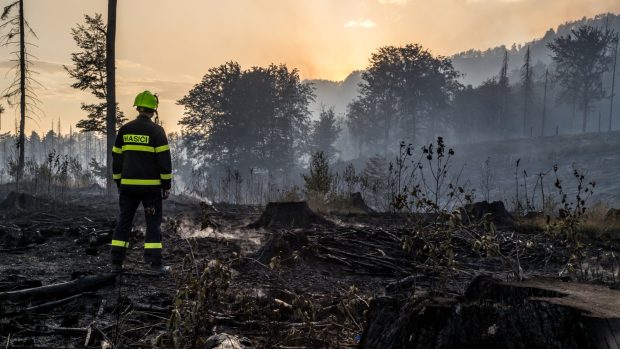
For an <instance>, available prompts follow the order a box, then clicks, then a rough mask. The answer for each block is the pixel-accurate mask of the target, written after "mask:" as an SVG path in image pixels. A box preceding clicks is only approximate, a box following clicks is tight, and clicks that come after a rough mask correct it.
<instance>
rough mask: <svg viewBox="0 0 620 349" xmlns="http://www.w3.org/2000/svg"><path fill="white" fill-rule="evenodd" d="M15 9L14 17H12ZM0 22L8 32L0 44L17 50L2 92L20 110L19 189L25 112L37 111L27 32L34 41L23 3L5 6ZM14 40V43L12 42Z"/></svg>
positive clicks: (19, 1) (21, 175)
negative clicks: (11, 73)
mask: <svg viewBox="0 0 620 349" xmlns="http://www.w3.org/2000/svg"><path fill="white" fill-rule="evenodd" d="M14 9H17V14H16V15H14V16H11V14H12V13H13V12H14ZM0 20H2V21H3V23H2V24H1V25H0V29H3V30H6V31H7V33H6V34H5V35H3V36H2V38H1V40H0V42H1V44H2V45H3V46H12V45H16V46H17V47H18V50H17V51H15V52H14V53H15V55H16V56H17V65H16V67H15V72H16V74H15V78H14V79H13V81H12V83H11V84H10V85H9V87H7V89H6V90H5V91H4V92H3V95H4V97H5V98H7V99H8V100H9V104H19V109H20V119H19V120H20V121H19V136H18V141H17V146H18V147H19V158H18V164H17V175H16V182H17V186H18V188H19V181H20V180H21V179H22V177H23V174H24V163H25V160H24V146H25V144H26V137H25V135H24V129H25V125H26V113H27V112H32V109H33V108H36V103H37V102H38V99H37V97H36V94H35V93H34V90H33V88H32V85H33V84H35V83H37V82H36V81H35V80H34V79H33V78H32V75H33V74H34V72H33V71H32V69H30V65H31V60H30V58H29V57H30V55H29V54H28V51H27V49H26V45H28V43H27V42H26V30H28V32H29V33H30V34H31V35H33V36H34V37H35V38H36V34H35V32H34V31H33V30H32V28H31V27H30V25H29V24H28V22H27V21H26V19H25V17H24V0H18V1H15V2H13V3H11V4H9V5H7V6H5V7H4V9H3V11H2V15H1V16H0ZM16 37H17V40H16V39H15V38H16Z"/></svg>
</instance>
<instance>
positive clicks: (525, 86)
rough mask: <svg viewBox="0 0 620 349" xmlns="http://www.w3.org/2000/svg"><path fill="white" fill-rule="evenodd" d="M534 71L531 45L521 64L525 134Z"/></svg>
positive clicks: (525, 131)
mask: <svg viewBox="0 0 620 349" xmlns="http://www.w3.org/2000/svg"><path fill="white" fill-rule="evenodd" d="M533 75H534V72H533V70H532V56H531V54H530V47H529V46H528V47H527V51H525V57H524V58H523V66H521V89H522V90H523V136H527V113H528V112H529V109H528V107H529V105H530V101H531V98H532V91H533V89H534V82H533V81H532V78H533Z"/></svg>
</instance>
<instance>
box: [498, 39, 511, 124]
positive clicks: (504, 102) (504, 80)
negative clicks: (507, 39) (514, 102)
mask: <svg viewBox="0 0 620 349" xmlns="http://www.w3.org/2000/svg"><path fill="white" fill-rule="evenodd" d="M497 88H498V91H499V94H500V109H499V113H498V115H497V121H496V122H497V126H498V130H501V133H502V135H504V136H506V135H507V134H506V132H507V129H506V126H507V124H508V118H507V114H508V112H507V110H508V103H509V97H510V81H509V79H508V51H507V50H504V58H503V59H502V67H501V69H500V72H499V78H498V80H497Z"/></svg>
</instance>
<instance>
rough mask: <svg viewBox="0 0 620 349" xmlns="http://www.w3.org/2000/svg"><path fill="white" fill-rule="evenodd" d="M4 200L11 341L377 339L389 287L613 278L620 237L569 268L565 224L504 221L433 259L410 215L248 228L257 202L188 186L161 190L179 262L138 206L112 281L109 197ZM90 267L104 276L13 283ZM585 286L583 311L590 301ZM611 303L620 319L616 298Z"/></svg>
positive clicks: (302, 344)
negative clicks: (153, 261) (155, 240)
mask: <svg viewBox="0 0 620 349" xmlns="http://www.w3.org/2000/svg"><path fill="white" fill-rule="evenodd" d="M7 200H8V201H7ZM7 200H5V201H4V205H3V206H2V207H1V208H0V252H1V253H0V292H1V293H0V318H1V320H0V345H2V346H4V347H7V348H65V347H90V348H100V347H101V348H114V347H115V348H152V347H174V346H175V344H176V346H177V347H191V346H192V344H193V343H192V342H193V340H196V343H198V344H199V347H201V346H200V345H201V343H204V339H206V338H207V337H209V336H210V335H212V334H214V333H222V332H226V333H230V334H233V335H237V336H238V337H240V338H241V337H245V339H244V340H242V341H241V342H242V343H245V344H246V348H247V347H252V346H253V347H256V348H347V347H357V346H359V342H360V340H361V341H362V342H363V343H371V342H372V340H369V339H368V336H369V335H371V334H372V333H370V334H369V333H368V331H365V330H366V329H367V328H368V326H367V324H366V323H365V322H366V319H367V312H368V311H369V309H370V308H371V307H372V303H373V301H372V299H377V298H381V297H386V296H390V295H393V294H398V293H401V294H402V293H403V292H405V294H408V295H409V296H411V293H416V294H418V295H425V296H426V295H428V296H429V297H430V296H433V297H444V298H453V299H456V298H458V297H462V296H463V295H464V294H465V293H466V291H467V287H468V285H469V284H470V282H471V281H472V280H473V279H474V278H475V277H476V276H478V275H481V274H483V275H491V276H494V277H496V278H498V279H500V280H504V281H514V280H515V279H516V278H517V276H518V275H519V274H521V276H523V277H526V278H529V279H530V280H540V279H538V278H540V277H550V278H555V279H556V280H557V277H558V275H559V274H560V273H562V275H563V281H569V280H570V281H574V280H575V279H578V278H582V279H588V280H589V281H590V282H594V283H599V284H606V285H608V286H609V285H611V286H614V287H617V286H618V280H617V274H615V273H617V270H616V269H615V268H617V267H618V257H617V256H618V253H619V252H620V244H619V243H618V242H617V240H612V241H598V240H596V241H595V240H592V241H587V242H585V243H584V246H585V247H583V249H582V250H583V251H585V252H584V255H587V256H588V257H587V258H584V259H583V260H582V263H581V264H580V265H581V266H585V268H580V269H579V270H576V271H574V272H572V273H569V270H567V268H566V262H567V260H568V259H569V257H570V255H571V253H572V252H571V250H570V246H569V247H567V246H568V245H569V244H567V242H566V241H565V240H563V239H562V238H560V237H558V236H553V235H550V234H545V233H542V232H539V233H535V232H520V233H516V232H514V231H512V230H510V229H499V230H498V232H497V234H496V235H495V236H494V237H493V242H494V243H496V244H497V247H498V252H499V253H496V254H494V255H491V254H490V253H488V251H486V252H485V251H484V249H481V247H480V246H482V245H484V241H488V237H487V238H485V236H486V235H485V234H486V233H482V232H480V231H479V230H477V229H476V228H472V229H461V230H459V231H458V232H457V231H455V232H454V234H453V235H452V239H451V246H453V249H452V252H451V253H452V254H453V258H450V261H451V262H450V263H439V262H436V261H439V260H443V259H442V258H440V257H439V256H436V255H432V254H431V253H427V252H424V251H427V250H425V245H431V246H439V245H441V244H439V243H436V240H437V236H428V237H427V238H424V237H423V236H419V235H418V236H413V238H411V239H406V238H405V237H406V236H412V235H411V234H412V224H413V223H412V222H411V217H409V216H406V215H393V214H378V213H372V214H356V215H340V216H328V217H327V218H328V220H327V221H321V222H319V223H318V224H316V223H312V222H310V223H308V224H307V225H305V226H300V227H277V226H274V227H262V228H261V227H257V228H248V225H249V224H250V223H253V222H257V221H259V217H260V213H261V209H260V208H258V207H249V206H234V205H226V204H215V205H204V204H200V202H199V201H198V200H196V199H192V198H189V197H173V198H171V200H169V201H167V202H165V208H164V211H165V212H164V215H165V222H164V224H163V225H162V229H163V231H164V239H163V244H164V259H165V262H166V263H167V264H168V265H170V266H171V267H172V272H171V273H170V274H168V275H165V276H158V275H154V274H153V273H151V272H150V271H148V270H147V269H146V268H145V266H144V264H143V263H142V249H141V248H140V245H141V239H142V238H143V235H144V233H143V231H144V227H143V218H142V217H141V216H142V213H141V211H138V214H137V217H136V220H135V222H134V227H135V231H134V233H133V234H132V236H133V240H132V241H131V243H130V251H129V253H128V260H127V261H126V263H125V267H126V269H125V271H124V273H123V275H121V276H120V277H116V278H112V279H110V278H109V275H108V274H107V273H108V270H109V267H108V253H109V246H108V244H109V241H110V239H111V232H112V230H113V227H114V224H115V216H116V214H117V208H116V205H115V204H114V203H109V202H105V200H103V199H102V198H101V197H100V196H96V195H87V194H84V195H81V196H79V197H75V198H72V199H67V200H64V201H63V202H62V203H61V202H57V201H54V200H53V199H48V200H44V199H36V198H35V199H33V198H29V197H22V198H21V199H20V198H18V197H14V198H12V199H11V198H10V197H9V198H7ZM293 225H294V224H293ZM485 239H487V240H485ZM406 241H407V242H408V244H409V247H412V246H413V248H410V249H411V251H410V252H407V251H406V250H405V249H403V244H404V242H406ZM416 251H417V252H416ZM586 252H587V253H586ZM214 261H217V262H214ZM517 261H518V263H517ZM88 277H91V278H101V279H100V280H101V284H98V285H95V286H92V285H91V287H79V286H76V285H74V284H69V285H68V286H66V289H64V290H63V291H62V293H61V294H60V295H58V294H55V295H54V294H51V293H48V294H47V296H46V295H45V292H44V293H43V295H41V294H36V295H26V296H19V295H16V292H19V290H24V289H30V288H35V287H40V286H45V285H53V284H59V283H65V282H71V281H72V280H73V282H75V283H77V284H78V285H79V284H80V283H81V282H83V281H84V280H86V279H88ZM110 280H111V281H110ZM529 282H534V281H529ZM536 282H540V281H536ZM556 288H557V287H556ZM577 289H578V287H577ZM469 292H472V291H471V289H470V290H469ZM610 292H614V291H610ZM573 293H574V292H573ZM614 296H615V294H614V293H612V294H611V296H609V297H608V298H609V299H611V302H613V297H614ZM411 297H413V296H411ZM577 297H578V295H577ZM584 297H585V298H584ZM584 297H581V298H579V297H578V298H579V299H580V300H581V303H585V305H583V304H581V303H580V304H581V305H580V307H581V308H580V309H582V310H583V309H584V307H585V309H586V310H587V307H588V305H587V299H588V296H587V295H586V296H584ZM584 299H585V300H584ZM600 307H601V306H600V304H599V308H600ZM602 307H603V308H604V305H603V306H602ZM599 308H597V309H599ZM613 309H614V308H612V310H613ZM371 313H372V312H371ZM607 315H608V316H610V317H612V318H613V317H620V314H617V312H615V310H614V311H612V313H610V314H607ZM375 327H376V324H375ZM363 337H364V338H363ZM250 343H251V344H250ZM366 347H372V346H368V345H366ZM419 347H424V346H419Z"/></svg>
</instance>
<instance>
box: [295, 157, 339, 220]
mask: <svg viewBox="0 0 620 349" xmlns="http://www.w3.org/2000/svg"><path fill="white" fill-rule="evenodd" d="M309 171H310V173H309V174H307V175H302V177H303V179H304V182H305V184H304V187H305V191H306V195H307V197H308V202H309V204H310V207H312V208H314V209H321V208H323V207H324V206H325V204H326V199H327V193H328V192H329V190H330V189H331V184H332V180H333V179H334V175H333V174H332V173H331V172H330V170H329V164H328V162H327V158H326V157H325V154H324V153H323V152H322V151H319V152H316V153H314V155H312V159H311V161H310V168H309Z"/></svg>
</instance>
